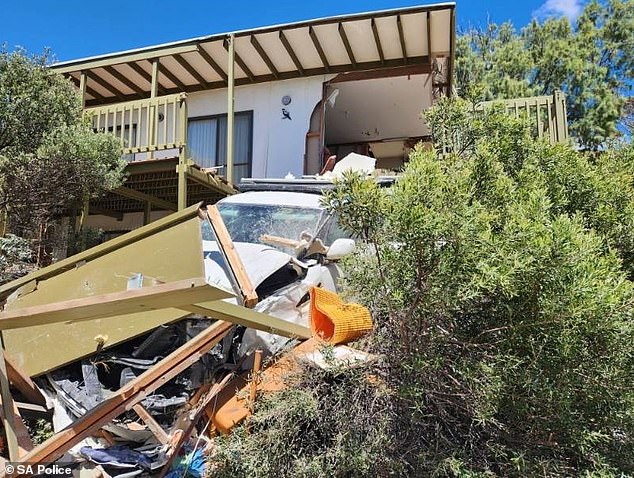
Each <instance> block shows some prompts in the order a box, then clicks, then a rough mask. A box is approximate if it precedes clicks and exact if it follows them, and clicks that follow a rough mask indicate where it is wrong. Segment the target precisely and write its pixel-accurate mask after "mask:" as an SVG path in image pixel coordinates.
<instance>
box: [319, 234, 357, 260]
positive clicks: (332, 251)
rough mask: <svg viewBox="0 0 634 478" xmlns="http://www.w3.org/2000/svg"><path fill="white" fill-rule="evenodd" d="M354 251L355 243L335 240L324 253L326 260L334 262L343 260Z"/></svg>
mask: <svg viewBox="0 0 634 478" xmlns="http://www.w3.org/2000/svg"><path fill="white" fill-rule="evenodd" d="M354 249H355V242H354V240H352V239H343V238H341V239H336V240H335V242H333V243H332V245H331V246H330V247H329V248H328V252H327V253H326V259H328V260H329V261H336V260H339V259H343V258H344V257H346V256H347V255H349V254H352V252H353V251H354Z"/></svg>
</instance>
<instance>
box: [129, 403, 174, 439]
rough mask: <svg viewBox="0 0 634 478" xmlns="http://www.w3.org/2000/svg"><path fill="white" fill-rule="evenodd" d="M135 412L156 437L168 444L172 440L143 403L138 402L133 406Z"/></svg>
mask: <svg viewBox="0 0 634 478" xmlns="http://www.w3.org/2000/svg"><path fill="white" fill-rule="evenodd" d="M132 409H133V410H134V411H135V413H136V414H137V415H138V416H139V418H140V419H141V420H142V421H143V423H145V424H146V425H147V427H148V429H149V430H150V431H151V432H152V434H153V435H154V436H155V437H156V439H157V440H158V441H159V442H160V443H161V444H163V445H167V444H168V443H169V441H170V437H169V435H168V434H167V433H165V430H163V427H161V425H159V423H158V422H157V421H156V420H154V417H153V416H152V415H150V412H148V411H147V410H146V409H145V407H144V406H143V405H141V404H140V403H137V404H136V405H134V406H133V407H132Z"/></svg>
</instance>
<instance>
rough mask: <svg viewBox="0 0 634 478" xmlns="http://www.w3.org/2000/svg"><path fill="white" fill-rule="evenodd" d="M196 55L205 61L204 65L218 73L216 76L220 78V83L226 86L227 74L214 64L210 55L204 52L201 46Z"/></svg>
mask: <svg viewBox="0 0 634 478" xmlns="http://www.w3.org/2000/svg"><path fill="white" fill-rule="evenodd" d="M198 54H199V55H200V56H201V57H202V59H203V60H205V63H207V64H208V65H209V66H210V67H211V68H212V69H213V70H214V71H215V72H216V73H218V76H220V78H222V81H223V82H224V84H225V85H226V84H227V79H228V77H227V73H225V70H223V69H222V68H221V67H220V65H219V64H218V63H216V61H215V60H214V59H213V58H212V57H211V55H210V54H209V53H207V52H206V51H205V49H204V48H203V47H202V45H201V46H200V48H198Z"/></svg>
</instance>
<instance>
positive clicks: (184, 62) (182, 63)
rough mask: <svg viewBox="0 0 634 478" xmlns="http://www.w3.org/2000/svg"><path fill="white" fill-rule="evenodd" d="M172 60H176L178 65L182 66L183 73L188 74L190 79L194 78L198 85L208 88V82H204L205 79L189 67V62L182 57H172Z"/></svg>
mask: <svg viewBox="0 0 634 478" xmlns="http://www.w3.org/2000/svg"><path fill="white" fill-rule="evenodd" d="M174 60H176V61H177V62H178V64H179V65H180V66H182V67H183V68H184V69H185V71H186V72H187V73H189V74H190V75H191V76H192V78H194V79H195V80H196V81H197V82H198V83H200V84H201V85H204V86H205V87H208V81H207V80H205V78H204V77H203V76H202V75H201V74H200V73H198V70H196V68H194V67H193V66H192V65H190V64H189V62H188V61H187V60H186V59H185V58H183V56H182V55H178V54H177V55H174Z"/></svg>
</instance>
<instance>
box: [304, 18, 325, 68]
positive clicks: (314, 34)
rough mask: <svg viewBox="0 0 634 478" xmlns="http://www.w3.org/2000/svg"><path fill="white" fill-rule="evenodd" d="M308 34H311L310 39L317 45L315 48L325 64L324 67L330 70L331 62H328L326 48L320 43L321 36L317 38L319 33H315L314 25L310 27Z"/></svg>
mask: <svg viewBox="0 0 634 478" xmlns="http://www.w3.org/2000/svg"><path fill="white" fill-rule="evenodd" d="M308 34H309V35H310V39H311V40H312V41H313V45H315V49H316V50H317V53H318V54H319V58H321V62H322V64H323V65H324V68H325V69H326V71H329V70H330V64H329V63H328V58H326V54H325V53H324V49H323V48H322V47H321V43H319V38H317V33H315V29H314V28H313V27H308Z"/></svg>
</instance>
